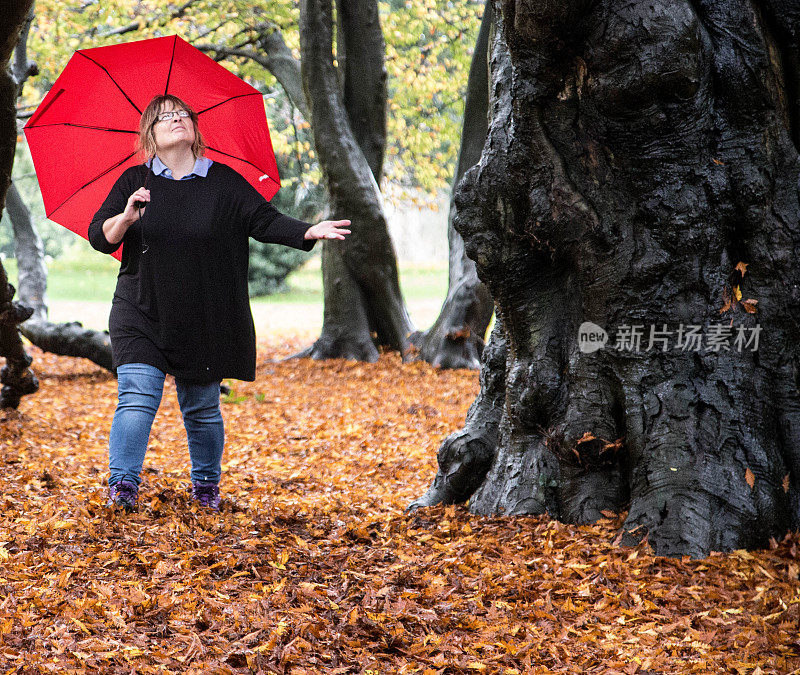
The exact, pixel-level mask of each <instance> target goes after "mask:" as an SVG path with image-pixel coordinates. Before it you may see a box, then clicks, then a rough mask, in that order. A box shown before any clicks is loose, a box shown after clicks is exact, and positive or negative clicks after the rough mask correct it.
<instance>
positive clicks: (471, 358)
mask: <svg viewBox="0 0 800 675" xmlns="http://www.w3.org/2000/svg"><path fill="white" fill-rule="evenodd" d="M492 14H493V10H492V4H491V2H488V1H487V2H486V7H485V9H484V11H483V18H482V19H481V27H480V30H479V31H478V39H477V41H476V44H475V51H474V52H473V54H472V63H471V64H470V68H469V78H468V80H467V99H466V102H465V104H464V123H463V126H462V129H461V147H460V148H459V151H458V162H457V164H456V173H455V176H454V177H453V188H452V193H451V200H450V212H449V214H448V223H447V239H448V242H449V244H450V246H449V251H450V253H449V263H450V269H449V275H448V284H447V297H446V298H445V301H444V304H443V305H442V309H441V311H440V312H439V317H438V318H437V319H436V321H435V322H434V324H433V326H431V327H430V328H429V329H428V330H427V331H424V332H419V333H416V334H415V335H414V336H413V342H414V346H415V347H416V348H417V349H418V350H419V357H420V358H422V359H423V360H425V361H427V362H428V363H430V364H432V365H434V366H436V367H437V368H478V367H480V358H481V352H482V351H483V340H484V337H485V336H486V329H487V328H488V327H489V322H490V321H491V319H492V314H493V312H494V303H493V302H492V296H491V295H490V294H489V291H488V289H487V288H486V286H485V285H484V284H483V283H481V281H480V279H479V278H478V272H477V270H476V269H475V263H474V262H473V261H472V260H470V258H469V257H468V256H467V253H466V250H465V248H464V241H463V240H462V238H461V235H460V234H459V233H458V232H456V230H455V228H454V227H453V218H454V217H455V215H456V207H455V204H454V203H453V199H452V195H455V192H456V188H457V186H458V183H459V181H460V180H461V178H462V177H463V176H464V173H465V172H466V170H467V169H469V168H470V167H471V166H474V165H475V164H477V163H478V161H479V160H480V158H481V151H482V150H483V144H484V143H485V142H486V131H487V128H488V122H487V116H488V113H489V78H488V69H489V64H488V59H487V54H488V44H489V31H490V28H491V25H492Z"/></svg>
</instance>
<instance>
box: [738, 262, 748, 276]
mask: <svg viewBox="0 0 800 675" xmlns="http://www.w3.org/2000/svg"><path fill="white" fill-rule="evenodd" d="M736 269H737V270H738V271H739V272H740V273H741V275H742V276H744V273H745V272H747V263H746V262H740V263H737V264H736Z"/></svg>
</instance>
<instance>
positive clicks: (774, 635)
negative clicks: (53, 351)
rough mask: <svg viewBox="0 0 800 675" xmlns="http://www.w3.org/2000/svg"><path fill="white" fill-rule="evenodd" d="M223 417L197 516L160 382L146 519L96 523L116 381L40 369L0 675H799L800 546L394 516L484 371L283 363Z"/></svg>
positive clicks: (9, 454) (272, 354) (289, 346)
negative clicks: (702, 545) (655, 547)
mask: <svg viewBox="0 0 800 675" xmlns="http://www.w3.org/2000/svg"><path fill="white" fill-rule="evenodd" d="M311 337H312V336H311V335H303V334H294V335H292V334H285V335H283V336H281V337H278V336H274V335H273V336H272V337H271V338H270V340H269V341H266V342H264V341H262V342H261V344H260V352H259V365H258V376H257V380H256V382H253V383H241V382H232V383H231V384H232V386H233V389H234V391H233V392H232V393H231V395H230V396H228V397H226V399H225V405H224V406H223V415H224V417H225V420H226V454H225V458H224V462H223V469H224V477H223V482H222V493H223V497H224V500H223V505H222V511H221V513H219V514H214V513H207V512H202V511H199V510H198V509H197V507H196V506H193V505H192V504H191V503H190V501H189V500H188V499H187V491H186V485H187V476H188V451H187V448H186V437H185V433H184V431H183V427H182V424H181V421H180V413H179V410H178V405H177V401H176V398H175V391H174V383H173V382H172V381H171V379H168V381H167V385H166V387H165V395H164V399H163V401H162V407H161V411H160V413H159V416H158V418H157V419H156V423H155V425H154V427H153V434H152V437H151V449H150V451H149V454H148V457H147V461H146V464H145V472H144V483H143V486H142V490H141V498H142V502H141V507H140V509H139V511H138V512H137V513H135V514H132V515H125V514H124V513H120V512H117V511H114V510H111V509H109V508H107V507H106V506H105V501H106V487H105V485H104V481H105V477H106V463H107V455H106V453H107V450H106V442H107V437H108V431H109V427H110V424H111V418H112V414H113V410H114V406H115V402H116V400H115V396H116V383H115V380H114V379H113V378H112V377H111V376H110V375H109V374H108V373H106V372H104V371H102V370H100V369H98V368H96V367H95V366H93V365H92V364H91V363H89V362H86V361H81V360H77V359H70V358H63V357H54V356H52V355H45V354H42V353H41V352H40V351H39V350H37V349H35V348H29V351H30V353H31V354H32V355H33V357H34V368H35V370H36V372H37V374H38V376H39V378H40V381H41V389H40V391H39V392H38V393H37V394H35V395H33V396H29V397H26V398H25V399H24V400H23V402H22V404H21V406H20V409H19V411H3V412H0V448H1V449H0V467H1V468H0V485H2V492H0V673H45V672H58V673H70V672H76V673H77V672H80V673H125V674H128V673H140V674H141V673H248V672H263V673H292V674H295V675H296V674H300V673H326V674H328V673H330V674H343V675H344V674H350V673H353V674H355V673H364V674H371V675H375V674H381V675H382V674H384V673H386V674H390V673H391V674H393V673H425V674H427V675H434V674H480V673H508V674H510V673H551V672H552V673H709V672H721V673H741V674H744V673H748V674H753V675H758V674H759V673H788V672H800V670H797V669H800V638H799V637H798V630H799V629H800V584H799V583H798V570H799V569H800V560H798V544H800V539H799V538H798V536H796V535H792V536H789V537H787V538H786V539H785V540H784V541H781V542H774V543H773V546H772V547H771V548H770V549H768V550H763V551H753V552H745V551H736V552H732V553H727V554H712V555H711V556H710V557H708V558H706V559H703V560H692V559H689V558H683V559H670V558H657V557H654V556H653V555H652V553H651V552H650V551H649V549H648V548H647V546H646V544H642V545H640V546H639V547H638V548H623V547H620V546H618V545H617V543H616V541H615V540H616V538H617V533H618V527H619V525H620V523H621V517H622V516H621V515H614V514H609V517H608V518H607V519H605V520H603V521H602V522H600V523H598V524H596V525H594V526H591V527H578V526H571V525H563V524H559V523H557V522H553V521H551V520H549V519H548V518H546V517H511V518H501V517H497V518H487V517H479V516H475V515H472V514H470V513H469V512H468V510H467V509H466V508H465V507H463V506H448V507H436V508H432V509H426V510H422V511H417V512H414V513H411V514H405V513H404V509H405V507H406V506H407V505H408V503H409V502H411V501H412V500H413V499H414V498H415V497H417V496H419V495H420V494H421V493H422V492H423V491H424V490H425V489H426V488H427V486H428V485H429V483H430V481H431V480H432V478H433V476H434V473H435V470H436V451H437V449H438V447H439V444H440V442H441V440H442V439H443V438H444V437H445V436H446V435H447V434H448V433H450V432H452V431H454V430H456V429H457V428H459V427H460V425H461V423H462V422H463V419H464V415H465V413H466V411H467V408H468V407H469V404H470V403H471V401H472V400H473V399H474V397H475V394H476V393H477V391H478V381H477V374H476V373H474V372H467V371H455V372H454V371H436V370H434V369H432V368H431V367H429V366H428V365H427V364H424V363H412V364H401V362H400V359H399V357H398V356H397V355H395V354H385V355H383V356H382V357H381V359H380V361H379V362H378V363H375V364H361V363H352V362H343V361H330V362H311V361H307V360H295V361H287V362H274V361H273V359H278V358H280V357H283V356H287V355H289V354H291V353H293V352H295V351H297V350H298V349H300V348H301V347H302V346H304V344H306V343H307V342H308V340H309V339H310V338H311Z"/></svg>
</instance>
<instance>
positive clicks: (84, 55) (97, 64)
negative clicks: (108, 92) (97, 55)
mask: <svg viewBox="0 0 800 675" xmlns="http://www.w3.org/2000/svg"><path fill="white" fill-rule="evenodd" d="M75 53H76V54H80V55H81V56H82V57H83V58H85V59H89V61H91V62H92V63H93V64H94V65H96V66H97V67H98V68H100V69H101V70H104V71H105V73H106V75H108V77H109V78H111V81H112V82H113V83H114V84H115V85H116V86H117V89H119V90H120V91H121V92H122V95H123V96H124V97H125V98H126V99H128V103H130V104H131V105H132V106H133V107H134V109H135V110H136V112H137V113H139V114H140V115H141V114H142V111H141V110H139V108H138V106H137V105H136V104H135V103H134V102H133V101H132V100H131V97H130V96H128V95H127V94H126V93H125V90H124V89H123V88H122V87H120V86H119V83H118V82H117V81H116V80H115V79H114V76H113V75H112V74H111V73H109V72H108V69H107V68H106V67H105V66H102V65H100V64H99V63H97V61H95V60H94V59H93V58H92V57H91V56H86V54H84V53H83V51H82V50H78V51H77V52H75Z"/></svg>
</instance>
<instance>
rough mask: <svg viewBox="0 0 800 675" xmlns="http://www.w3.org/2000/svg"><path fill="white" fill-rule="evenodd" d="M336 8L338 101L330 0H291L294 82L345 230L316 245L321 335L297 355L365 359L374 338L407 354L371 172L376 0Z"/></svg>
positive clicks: (377, 146)
mask: <svg viewBox="0 0 800 675" xmlns="http://www.w3.org/2000/svg"><path fill="white" fill-rule="evenodd" d="M339 14H340V16H339V31H340V33H341V32H343V37H342V39H341V40H340V44H343V45H344V50H345V52H346V54H345V55H344V58H345V60H346V62H347V65H346V68H345V69H344V92H345V93H346V100H347V102H348V105H349V107H347V108H346V107H345V100H344V99H343V93H342V88H341V87H340V84H339V81H338V75H337V70H336V68H335V66H334V64H333V54H332V51H331V50H332V44H333V34H332V33H333V19H332V8H331V2H330V0H303V2H301V5H300V51H301V54H302V75H303V86H304V88H305V91H306V99H307V101H308V102H309V105H310V108H311V126H312V128H313V131H314V142H315V145H316V149H317V155H318V157H319V162H320V166H321V167H322V170H323V173H324V175H325V179H326V182H327V184H328V189H329V192H330V203H331V217H332V218H335V219H339V218H349V219H350V220H351V221H352V227H351V229H352V234H351V235H350V236H349V237H348V238H347V239H346V240H345V241H336V242H325V243H324V244H323V248H322V276H323V285H324V294H325V310H324V317H323V326H322V334H321V335H320V337H319V339H318V340H317V341H316V342H315V343H314V345H313V346H312V347H310V348H309V349H308V350H306V351H305V352H303V353H302V355H305V356H311V357H312V358H317V359H324V358H349V359H357V360H363V361H374V360H376V359H377V358H378V349H377V345H385V346H388V347H389V348H392V349H397V350H400V351H402V352H403V353H404V354H406V353H408V347H409V345H410V342H409V337H410V335H411V333H412V332H413V330H414V327H413V324H412V323H411V319H410V317H409V316H408V312H407V311H406V307H405V302H404V301H403V297H402V294H401V292H400V284H399V280H398V272H397V259H396V256H395V253H394V247H393V245H392V241H391V239H390V237H389V232H388V229H387V227H386V218H385V215H384V212H383V205H382V199H381V194H380V191H379V189H378V184H377V179H376V176H377V177H379V176H380V168H381V164H382V157H383V149H382V148H383V145H384V143H385V140H383V141H381V139H380V138H379V137H380V134H381V129H384V131H383V134H384V136H385V121H384V119H383V118H384V117H385V114H386V112H385V106H386V81H385V80H386V75H385V72H384V68H383V58H384V46H383V38H382V35H381V34H380V23H379V21H378V17H377V6H376V3H375V0H342V2H341V9H340V12H339ZM340 49H341V47H340ZM355 78H359V82H358V84H356V83H355ZM354 124H355V126H356V130H357V132H356V130H354V128H353V125H354ZM360 143H362V144H363V146H362V145H360Z"/></svg>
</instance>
